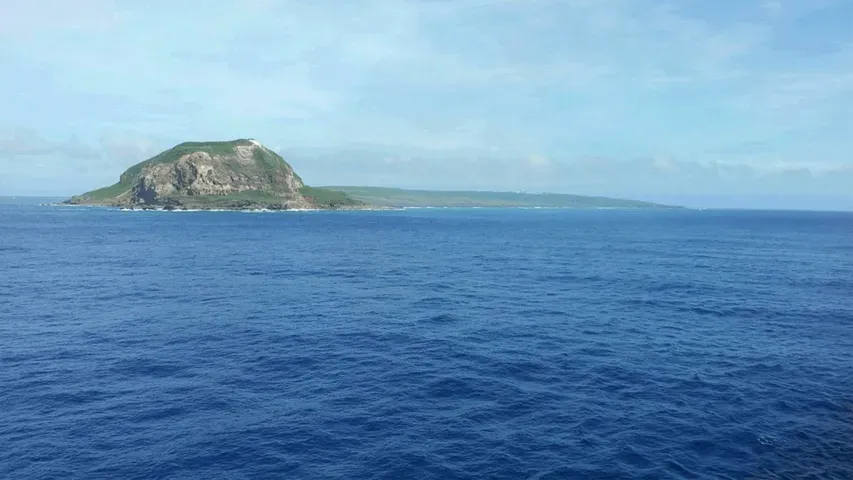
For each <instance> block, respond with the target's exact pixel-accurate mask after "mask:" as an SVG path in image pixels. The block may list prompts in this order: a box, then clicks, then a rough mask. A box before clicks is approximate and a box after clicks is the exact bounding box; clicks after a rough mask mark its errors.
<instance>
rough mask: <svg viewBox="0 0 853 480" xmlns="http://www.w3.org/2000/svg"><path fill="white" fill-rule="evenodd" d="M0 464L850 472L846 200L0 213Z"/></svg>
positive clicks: (851, 338) (35, 473) (403, 474)
mask: <svg viewBox="0 0 853 480" xmlns="http://www.w3.org/2000/svg"><path fill="white" fill-rule="evenodd" d="M0 272H2V277H0V477H2V478H56V479H60V478H61V479H73V478H80V479H119V478H120V479H148V478H170V479H171V478H199V479H208V478H234V479H243V478H253V479H254V478H300V479H314V478H323V479H326V478H340V479H350V478H365V479H367V478H383V479H404V478H418V479H463V478H472V479H473V478H489V479H542V480H544V479H571V478H649V479H652V478H654V479H657V478H673V479H676V478H733V479H741V478H772V479H778V478H816V479H817V478H847V479H849V478H853V295H851V293H853V214H845V213H807V212H800V213H795V212H725V211H622V210H587V211H574V210H408V211H399V212H325V213H321V212H306V213H292V212H286V213H260V214H258V213H254V214H253V213H241V212H197V213H192V212H120V211H114V210H106V209H93V208H70V207H66V208H61V207H38V206H9V205H4V206H0Z"/></svg>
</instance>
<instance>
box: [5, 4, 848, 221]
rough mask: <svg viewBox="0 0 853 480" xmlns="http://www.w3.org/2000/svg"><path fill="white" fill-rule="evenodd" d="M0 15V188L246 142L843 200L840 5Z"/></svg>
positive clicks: (531, 173) (769, 198)
mask: <svg viewBox="0 0 853 480" xmlns="http://www.w3.org/2000/svg"><path fill="white" fill-rule="evenodd" d="M0 6H2V8H3V11H4V12H5V13H4V16H3V18H1V19H0V58H2V65H3V67H0V73H2V75H0V87H2V89H3V91H4V92H5V95H4V98H5V100H6V101H5V102H4V108H3V111H2V114H0V115H2V116H0V169H2V171H3V174H2V175H0V195H16V196H20V195H35V196H70V195H72V194H75V193H80V192H83V191H86V190H90V189H93V188H97V187H100V186H103V185H109V184H112V183H114V182H115V181H116V180H117V178H118V176H119V174H120V173H121V172H122V171H124V170H125V169H126V168H128V167H129V166H130V165H133V164H135V163H138V162H140V161H142V160H144V159H146V158H148V157H150V156H152V155H154V154H156V153H158V152H160V151H162V150H164V149H167V148H170V147H172V146H174V145H175V144H178V143H181V142H184V141H201V140H230V139H234V138H256V139H258V140H259V141H261V142H263V143H264V144H265V145H267V146H268V147H270V148H272V149H274V150H276V151H277V152H279V153H280V154H281V155H282V156H284V158H285V159H286V160H287V161H288V162H289V163H291V164H292V165H293V167H294V168H295V169H296V171H297V172H298V173H299V174H300V175H301V176H302V177H303V178H304V179H305V180H306V182H308V183H310V184H312V185H373V186H386V187H402V188H421V189H442V190H459V189H466V190H509V191H516V190H526V191H531V192H539V191H550V192H557V193H574V194H581V195H603V196H610V197H621V198H632V199H640V200H650V201H660V202H664V203H677V204H682V205H686V206H699V207H701V206H704V207H745V208H749V207H754V208H809V209H853V194H851V191H850V185H853V158H851V156H850V153H849V152H850V149H849V140H848V139H847V137H846V134H847V132H846V130H847V128H846V127H847V126H848V125H850V124H851V121H853V108H851V106H853V32H851V31H850V30H849V28H846V22H845V20H844V19H848V18H853V4H851V3H850V2H845V1H842V0H820V1H816V0H810V1H806V0H787V1H786V0H778V1H752V2H743V1H734V0H724V1H720V2H714V3H713V4H711V3H709V2H703V1H699V0H685V1H669V2H665V1H651V0H599V1H589V0H553V1H547V0H527V1H524V2H521V1H513V0H458V1H445V0H432V1H428V0H421V1H391V0H358V1H354V2H346V3H343V2H334V3H333V2H311V3H306V2H296V1H278V2H274V1H267V0H251V1H249V0H243V1H236V0H233V1H232V0H226V1H222V2H215V3H214V2H209V3H206V4H205V5H204V7H201V6H200V5H199V4H198V3H191V2H165V1H160V0H157V1H153V2H149V3H148V4H147V5H142V4H139V3H137V2H130V1H126V0H85V1H80V2H64V1H59V0H33V1H29V2H14V1H11V0H0Z"/></svg>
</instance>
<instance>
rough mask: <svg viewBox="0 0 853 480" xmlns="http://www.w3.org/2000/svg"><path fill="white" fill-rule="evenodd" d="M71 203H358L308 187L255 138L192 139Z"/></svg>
mask: <svg viewBox="0 0 853 480" xmlns="http://www.w3.org/2000/svg"><path fill="white" fill-rule="evenodd" d="M68 203H72V204H96V205H112V206H170V207H173V208H174V207H187V208H276V209H289V208H342V207H346V206H356V205H358V204H359V202H357V201H354V200H352V199H350V198H348V197H347V196H346V195H344V194H342V193H340V192H335V191H327V190H322V189H311V188H307V187H305V184H304V183H303V182H302V179H301V178H299V176H298V175H297V174H296V172H294V171H293V168H291V166H290V165H289V164H288V163H287V162H285V161H284V159H283V158H281V157H280V156H279V155H278V154H276V153H275V152H273V151H272V150H270V149H268V148H266V147H264V146H263V145H261V144H260V143H259V142H257V141H255V140H249V139H247V140H234V141H230V142H187V143H182V144H180V145H177V146H175V147H174V148H171V149H169V150H166V151H164V152H162V153H160V154H159V155H157V156H155V157H152V158H150V159H148V160H146V161H144V162H142V163H139V164H137V165H134V166H133V167H131V168H129V169H128V170H127V171H125V172H124V173H123V174H122V175H121V178H120V180H119V183H117V184H115V185H113V186H111V187H106V188H102V189H99V190H94V191H92V192H88V193H84V194H82V195H79V196H75V197H73V198H71V199H70V200H69V201H68Z"/></svg>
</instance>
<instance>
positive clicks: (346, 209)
mask: <svg viewBox="0 0 853 480" xmlns="http://www.w3.org/2000/svg"><path fill="white" fill-rule="evenodd" d="M39 205H40V206H45V207H71V208H77V207H83V208H105V209H109V210H115V211H120V212H184V213H186V212H245V213H287V212H294V213H296V212H382V211H406V210H631V211H635V210H636V211H661V210H696V209H692V208H687V207H551V206H522V205H519V206H511V205H506V206H480V205H471V206H466V205H458V206H401V207H387V206H366V207H344V208H263V207H258V208H191V207H163V206H157V207H154V206H148V207H120V206H115V205H96V204H68V203H61V202H60V203H42V204H39Z"/></svg>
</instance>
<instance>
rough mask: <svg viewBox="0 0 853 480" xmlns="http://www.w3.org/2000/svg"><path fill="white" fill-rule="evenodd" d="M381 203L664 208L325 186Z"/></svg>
mask: <svg viewBox="0 0 853 480" xmlns="http://www.w3.org/2000/svg"><path fill="white" fill-rule="evenodd" d="M324 188H326V189H328V190H336V191H339V192H342V193H344V194H346V195H348V196H349V197H351V198H354V199H356V200H360V201H362V202H365V203H367V204H370V205H376V206H382V207H554V208H665V206H663V205H658V204H654V203H649V202H640V201H635V200H622V199H615V198H606V197H587V196H583V195H565V194H558V193H541V194H533V193H516V192H478V191H435V190H403V189H397V188H380V187H324Z"/></svg>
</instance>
